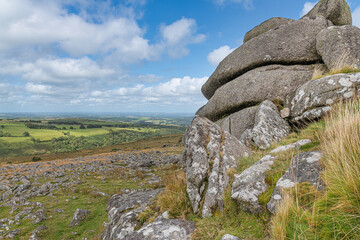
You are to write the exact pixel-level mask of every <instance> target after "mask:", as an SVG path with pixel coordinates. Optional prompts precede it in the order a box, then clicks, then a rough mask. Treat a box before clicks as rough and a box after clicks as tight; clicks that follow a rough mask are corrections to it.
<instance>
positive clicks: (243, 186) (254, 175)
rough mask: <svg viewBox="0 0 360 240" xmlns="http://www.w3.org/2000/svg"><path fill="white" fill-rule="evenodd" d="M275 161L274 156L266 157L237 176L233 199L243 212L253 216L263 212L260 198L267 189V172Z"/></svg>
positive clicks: (232, 192) (233, 186)
mask: <svg viewBox="0 0 360 240" xmlns="http://www.w3.org/2000/svg"><path fill="white" fill-rule="evenodd" d="M275 159H276V157H274V156H271V155H266V156H265V157H263V158H262V159H261V160H260V161H258V162H256V163H255V164H254V165H252V166H251V167H249V168H248V169H246V170H245V171H243V172H242V173H241V174H240V175H237V176H235V180H234V182H233V185H232V191H231V199H233V200H235V201H236V202H237V203H238V204H239V206H240V207H241V209H242V210H243V211H245V212H249V213H253V214H259V213H260V212H262V211H263V207H262V206H261V205H260V203H259V196H260V194H261V193H263V192H265V191H266V189H267V184H266V183H265V172H266V171H268V170H269V169H270V167H271V165H273V164H274V160H275Z"/></svg>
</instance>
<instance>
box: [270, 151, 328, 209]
mask: <svg viewBox="0 0 360 240" xmlns="http://www.w3.org/2000/svg"><path fill="white" fill-rule="evenodd" d="M321 157H322V154H321V153H320V152H318V151H315V152H305V153H300V154H298V155H296V156H295V157H294V158H293V159H292V160H291V164H290V167H289V169H288V170H287V171H286V172H285V174H284V175H283V176H282V177H281V178H280V179H279V181H278V182H277V183H276V186H275V189H274V192H273V194H272V196H271V199H270V201H269V202H268V204H267V208H268V210H269V211H270V212H271V213H272V214H275V212H276V207H277V205H278V204H279V203H280V202H281V200H282V196H281V189H282V188H284V189H286V188H292V187H294V186H295V185H296V184H297V183H302V182H309V183H311V184H312V185H314V186H315V187H316V188H317V189H318V190H322V189H324V185H323V183H322V182H321V179H320V174H321V171H322V167H321V165H320V161H319V160H320V159H321Z"/></svg>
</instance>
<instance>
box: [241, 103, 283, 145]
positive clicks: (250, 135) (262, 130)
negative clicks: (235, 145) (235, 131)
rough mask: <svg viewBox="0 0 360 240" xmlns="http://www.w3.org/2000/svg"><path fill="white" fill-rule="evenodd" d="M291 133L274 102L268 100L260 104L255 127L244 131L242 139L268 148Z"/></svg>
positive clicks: (247, 142)
mask: <svg viewBox="0 0 360 240" xmlns="http://www.w3.org/2000/svg"><path fill="white" fill-rule="evenodd" d="M289 133H290V126H289V124H288V123H287V122H286V121H285V120H284V119H282V118H281V116H280V113H279V111H278V109H277V108H276V106H275V105H274V103H272V102H271V101H268V100H266V101H264V102H262V103H261V104H260V106H259V109H258V111H257V112H256V115H255V124H254V127H253V129H251V130H248V131H247V132H244V134H243V136H242V140H243V141H244V142H245V143H246V144H250V145H251V144H254V145H256V146H257V147H259V148H260V149H267V148H269V147H270V145H271V144H272V143H273V142H277V141H279V140H280V139H282V138H284V137H286V136H287V135H289Z"/></svg>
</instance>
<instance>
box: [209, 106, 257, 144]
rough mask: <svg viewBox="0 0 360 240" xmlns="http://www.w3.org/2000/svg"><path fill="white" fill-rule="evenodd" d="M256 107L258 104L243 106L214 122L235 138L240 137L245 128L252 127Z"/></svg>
mask: <svg viewBox="0 0 360 240" xmlns="http://www.w3.org/2000/svg"><path fill="white" fill-rule="evenodd" d="M258 108H259V106H254V107H249V108H245V109H243V110H240V111H238V112H236V113H233V114H231V115H229V116H227V117H225V118H223V119H221V120H219V121H217V122H216V124H218V125H219V126H220V127H221V128H222V129H224V130H225V131H228V132H229V133H230V134H231V135H233V136H234V137H236V138H237V139H240V138H241V135H242V134H243V133H244V132H245V130H246V129H250V128H253V127H254V124H255V114H256V112H257V110H258Z"/></svg>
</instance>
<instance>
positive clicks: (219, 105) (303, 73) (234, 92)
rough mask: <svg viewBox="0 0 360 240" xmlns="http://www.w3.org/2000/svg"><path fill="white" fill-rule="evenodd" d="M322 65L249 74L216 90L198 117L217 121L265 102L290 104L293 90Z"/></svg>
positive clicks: (272, 67) (269, 68)
mask: <svg viewBox="0 0 360 240" xmlns="http://www.w3.org/2000/svg"><path fill="white" fill-rule="evenodd" d="M321 66H322V65H320V64H316V65H304V66H302V65H294V66H283V65H270V66H264V67H260V68H257V69H254V70H251V71H249V72H247V73H245V74H243V75H241V76H240V77H238V78H236V79H235V80H233V81H231V82H229V83H227V84H225V85H224V86H222V87H220V88H219V89H218V90H217V91H216V92H215V94H214V95H213V97H212V98H211V99H210V100H209V101H208V103H207V104H206V105H205V106H204V107H203V108H202V109H200V110H199V111H198V113H197V114H198V115H200V116H204V117H207V118H209V119H210V120H212V121H216V120H218V119H219V118H220V117H221V116H223V115H224V114H228V113H233V112H234V111H238V110H241V109H244V108H246V107H249V106H253V105H255V104H256V103H260V102H262V101H265V100H271V101H280V102H287V101H288V102H290V101H291V99H292V98H293V96H294V94H295V91H296V89H297V88H299V87H300V86H302V85H303V84H304V83H306V82H307V81H309V80H310V79H311V78H312V75H313V72H314V69H315V67H318V68H320V67H321Z"/></svg>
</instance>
